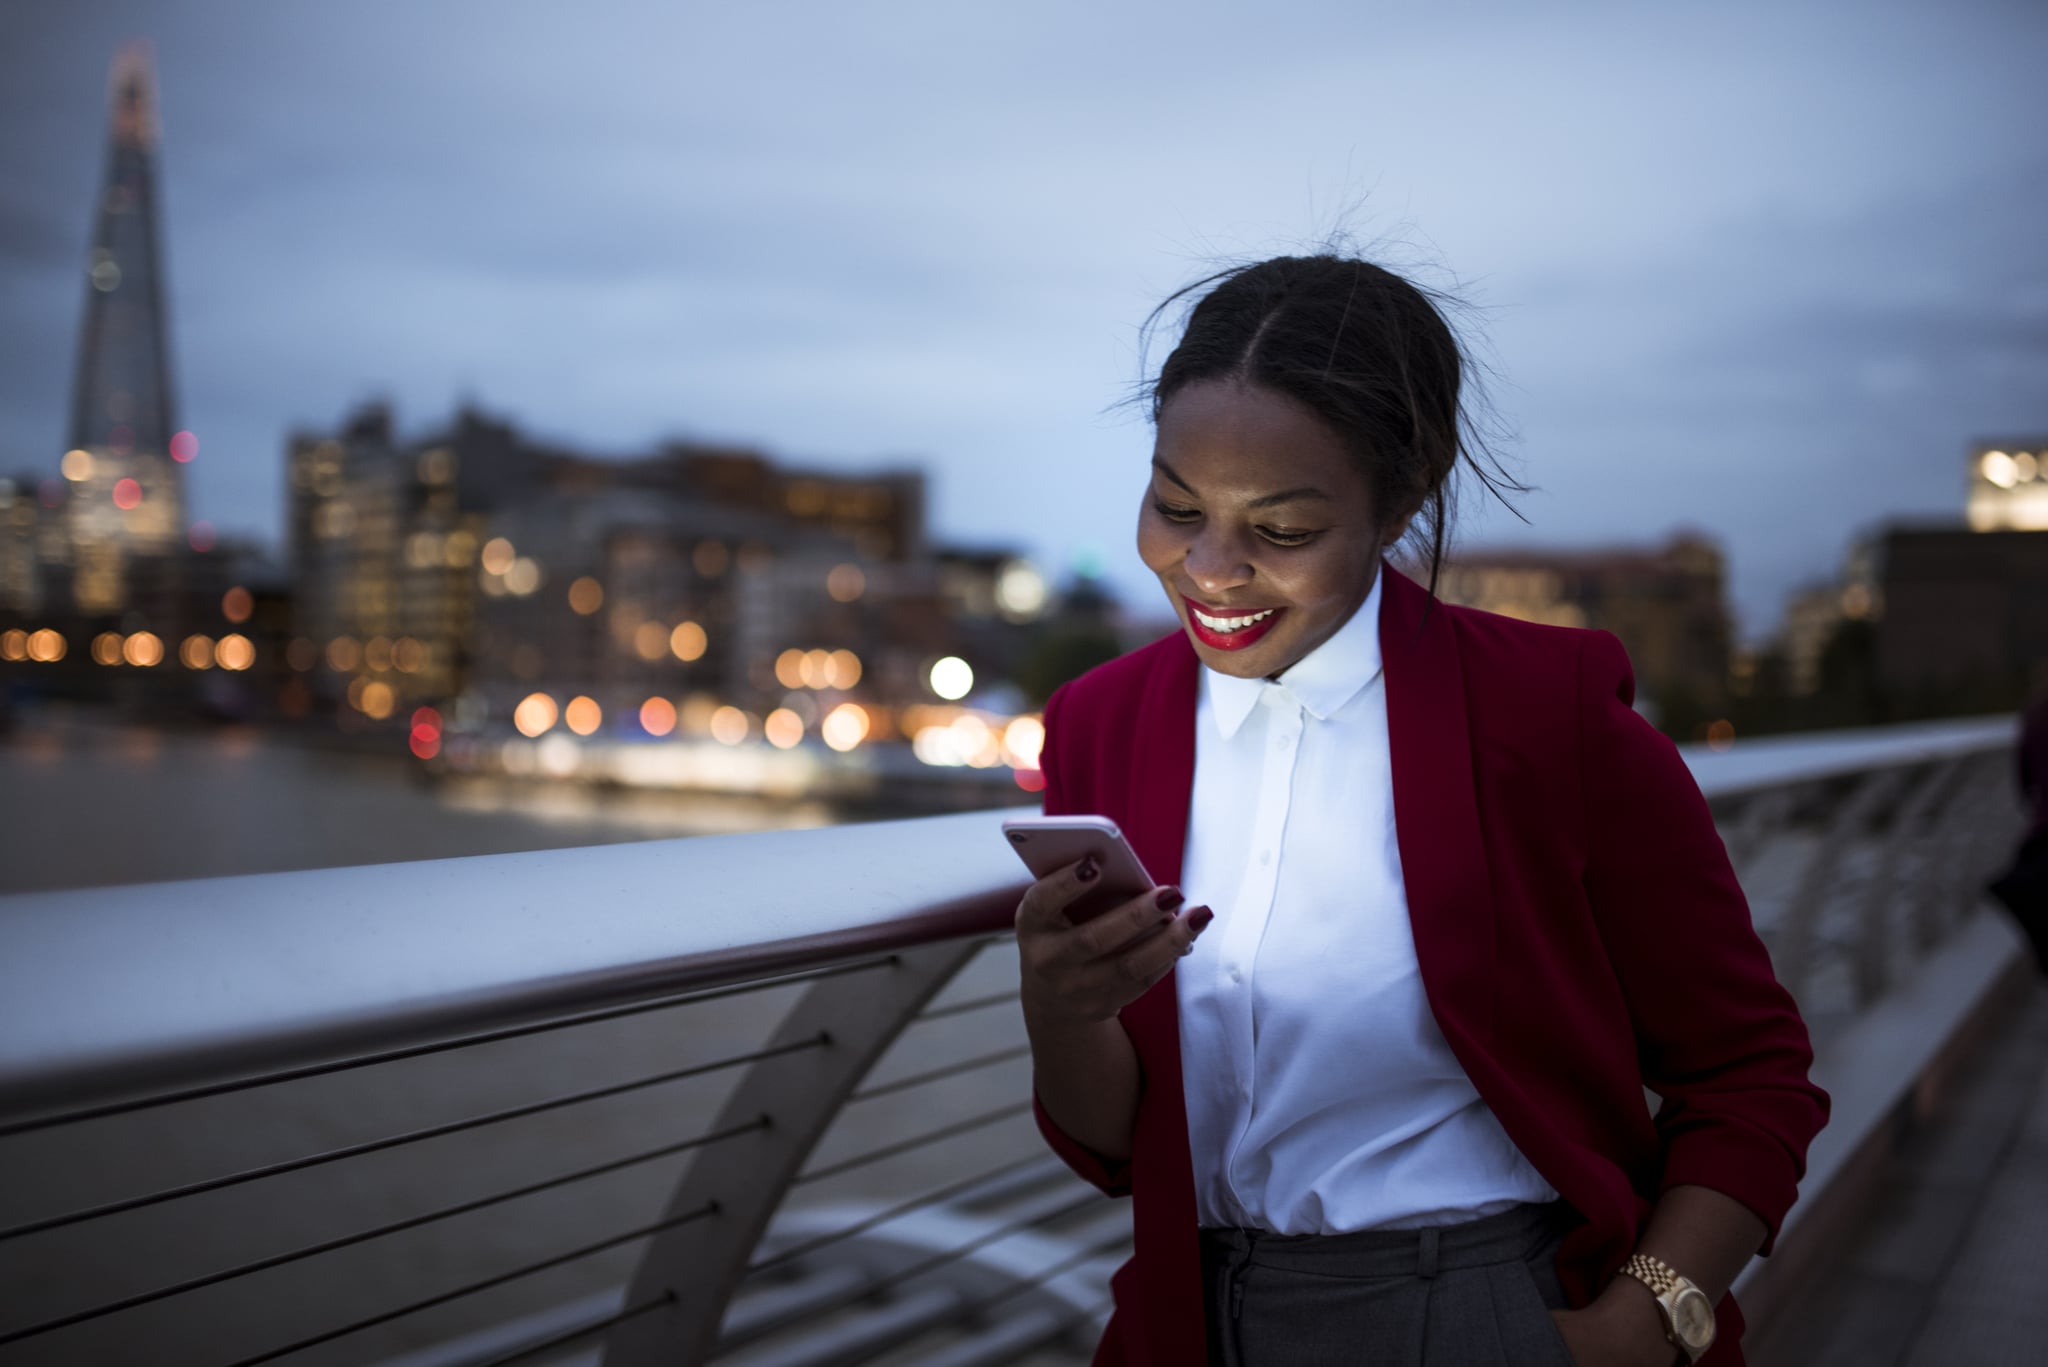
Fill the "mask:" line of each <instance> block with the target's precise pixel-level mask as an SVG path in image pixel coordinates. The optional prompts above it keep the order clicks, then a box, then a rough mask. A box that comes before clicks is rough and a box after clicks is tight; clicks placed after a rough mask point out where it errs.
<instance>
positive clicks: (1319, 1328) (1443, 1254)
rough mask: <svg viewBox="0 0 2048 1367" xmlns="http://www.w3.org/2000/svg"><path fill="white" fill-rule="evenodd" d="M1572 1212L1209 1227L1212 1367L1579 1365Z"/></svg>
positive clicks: (1557, 1205)
mask: <svg viewBox="0 0 2048 1367" xmlns="http://www.w3.org/2000/svg"><path fill="white" fill-rule="evenodd" d="M1576 1223H1577V1217H1576V1216H1575V1215H1573V1214H1572V1212H1571V1210H1570V1208H1569V1207H1568V1206H1566V1205H1565V1204H1564V1203H1563V1202H1562V1201H1558V1202H1553V1203H1551V1204H1549V1205H1541V1206H1522V1207H1519V1208H1517V1209H1515V1210H1511V1211H1507V1212H1505V1213H1504V1214H1500V1215H1491V1216H1488V1217H1487V1218H1485V1219H1483V1220H1473V1221H1471V1222H1469V1223H1467V1224H1461V1225H1445V1226H1442V1227H1440V1228H1437V1229H1419V1230H1418V1229H1404V1230H1366V1231H1363V1232H1361V1233H1357V1234H1301V1235H1286V1234H1272V1233H1268V1232H1266V1231H1264V1230H1246V1229H1207V1228H1205V1229H1203V1230H1202V1232H1201V1244H1202V1283H1203V1293H1204V1294H1203V1298H1204V1300H1205V1302H1206V1305H1207V1309H1208V1319H1209V1363H1210V1367H1366V1364H1369V1363H1370V1364H1379V1363H1386V1364H1390V1365H1397V1367H1495V1365H1496V1364H1513V1367H1525V1365H1526V1367H1572V1359H1571V1354H1570V1353H1569V1352H1568V1351H1566V1349H1565V1346H1564V1339H1563V1338H1562V1337H1561V1336H1560V1335H1559V1334H1558V1332H1557V1327H1556V1325H1554V1324H1553V1323H1552V1322H1551V1319H1550V1311H1551V1309H1552V1308H1553V1307H1554V1308H1558V1309H1562V1308H1563V1307H1564V1303H1565V1302H1564V1292H1563V1290H1562V1289H1561V1288H1560V1287H1559V1286H1558V1282H1557V1272H1556V1269H1555V1266H1554V1262H1553V1260H1554V1258H1555V1257H1556V1254H1557V1246H1558V1244H1559V1243H1560V1242H1561V1241H1562V1240H1563V1238H1564V1235H1565V1232H1566V1231H1567V1230H1569V1229H1570V1228H1571V1227H1572V1226H1573V1225H1574V1224H1576Z"/></svg>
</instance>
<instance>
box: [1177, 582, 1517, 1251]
mask: <svg viewBox="0 0 2048 1367" xmlns="http://www.w3.org/2000/svg"><path fill="white" fill-rule="evenodd" d="M1379 616H1380V583H1379V581H1378V580H1375V582H1374V584H1373V588H1372V592H1371V594H1370V595H1369V596H1368V597H1367V599H1366V601H1365V603H1364V604H1363V605H1362V606H1361V607H1360V608H1359V610H1358V611H1357V612H1355V613H1353V614H1352V616H1351V618H1350V620H1349V621H1347V622H1346V623H1345V624H1344V625H1343V626H1342V627H1340V628H1339V629H1338V630H1337V632H1336V634H1335V635H1333V636H1332V637H1331V638H1330V639H1329V640H1327V641H1325V642H1324V643H1323V644H1322V645H1320V646H1318V647H1316V649H1315V650H1313V651H1311V652H1310V653H1309V654H1308V655H1307V656H1306V657H1305V658H1304V659H1302V660H1301V661H1300V662H1299V663H1298V664H1296V665H1294V666H1293V667H1292V668H1291V669H1289V670H1288V671H1287V672H1286V673H1285V674H1283V675H1282V676H1281V677H1280V679H1279V680H1278V681H1277V682H1269V681H1267V680H1264V679H1240V678H1234V677H1232V676H1230V675H1227V674H1218V673H1215V672H1214V671H1212V670H1209V669H1206V668H1205V669H1204V670H1203V671H1202V686H1201V699H1200V703H1199V706H1198V709H1197V714H1196V721H1195V732H1196V741H1195V786H1194V801H1193V806H1192V809H1191V811H1190V812H1189V820H1188V842H1187V850H1186V854H1185V859H1184V861H1183V865H1182V872H1183V874H1184V877H1183V879H1182V883H1181V886H1182V889H1183V890H1184V891H1185V892H1186V894H1187V897H1188V902H1189V904H1190V905H1195V904H1200V903H1204V902H1206V903H1208V904H1209V906H1210V907H1212V908H1213V909H1214V910H1215V912H1216V920H1215V923H1214V924H1213V925H1211V926H1210V927H1209V929H1208V930H1207V931H1206V932H1205V933H1204V934H1203V935H1202V936H1201V938H1200V939H1198V940H1197V941H1196V942H1195V949H1194V952H1193V953H1192V954H1190V955H1189V956H1188V957H1187V958H1185V959H1182V960H1181V961H1180V964H1179V966H1178V968H1177V970H1176V973H1175V978H1176V990H1177V992H1178V994H1179V1001H1180V1041H1181V1060H1182V1076H1183V1078H1184V1079H1185V1091H1186V1100H1187V1114H1188V1138H1189V1141H1190V1144H1191V1147H1192V1149H1193V1153H1194V1165H1195V1207H1196V1211H1197V1215H1198V1218H1199V1219H1200V1221H1201V1223H1203V1224H1204V1225H1234V1226H1239V1227H1243V1228H1256V1229H1269V1230H1273V1231H1276V1232H1278V1233H1281V1234H1340V1233H1347V1232H1350V1231H1353V1230H1360V1229H1386V1228H1392V1229H1402V1228H1416V1227H1420V1226H1424V1225H1438V1224H1451V1223H1455V1222H1457V1221H1460V1220H1468V1219H1477V1218H1479V1217H1481V1216H1485V1215H1492V1214H1496V1213H1498V1212H1500V1211H1503V1210H1506V1209H1508V1208H1510V1207H1511V1206H1514V1205H1516V1204H1519V1203H1521V1202H1525V1201H1548V1200H1552V1199H1554V1198H1555V1197H1556V1195H1557V1193H1556V1192H1555V1191H1554V1190H1553V1189H1552V1188H1551V1187H1550V1185H1549V1184H1548V1183H1546V1182H1545V1181H1544V1180H1543V1178H1542V1177H1541V1176H1540V1175H1539V1174H1538V1173H1537V1172H1536V1170H1535V1169H1534V1168H1533V1167H1531V1166H1530V1165H1529V1161H1528V1160H1527V1159H1526V1158H1524V1157H1523V1156H1522V1154H1521V1151H1520V1150H1519V1149H1517V1148H1516V1147H1515V1146H1514V1143H1513V1142H1512V1141H1511V1140H1510V1139H1509V1138H1508V1136H1507V1133H1506V1132H1505V1131H1504V1130H1502V1129H1501V1126H1500V1122H1499V1121H1498V1120H1497V1119H1495V1118H1494V1114H1493V1112H1492V1110H1491V1109H1489V1108H1488V1107H1487V1105H1486V1103H1485V1102H1484V1101H1482V1100H1480V1098H1479V1093H1478V1092H1477V1091H1476V1090H1475V1089H1474V1088H1473V1086H1472V1083H1471V1080H1470V1079H1468V1078H1467V1077H1466V1076H1465V1071H1464V1069H1463V1068H1462V1067H1460V1066H1459V1064H1458V1060H1457V1058H1456V1057H1455V1056H1454V1055H1453V1054H1452V1053H1451V1049H1450V1046H1449V1044H1447V1043H1446V1042H1445V1041H1444V1037H1443V1032H1442V1031H1441V1030H1439V1029H1438V1028H1437V1023H1436V1018H1435V1017H1434V1016H1433V1015H1431V1014H1430V1009H1429V1002H1428V1000H1427V999H1426V998H1425V997H1424V995H1423V988H1422V977H1421V972H1420V969H1419V968H1418V966H1417V964H1416V959H1415V937H1414V933H1413V931H1412V930H1411V928H1410V927H1409V924H1408V898H1407V894H1406V891H1405V890H1404V888H1403V886H1402V882H1401V852H1400V849H1399V847H1398V846H1397V844H1396V843H1395V839H1394V790H1393V768H1392V764H1391V763H1390V760H1389V755H1388V748H1387V705H1386V689H1385V682H1384V678H1383V676H1382V674H1381V670H1380V639H1379Z"/></svg>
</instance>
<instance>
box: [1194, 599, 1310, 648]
mask: <svg viewBox="0 0 2048 1367" xmlns="http://www.w3.org/2000/svg"><path fill="white" fill-rule="evenodd" d="M1181 602H1183V603H1185V604H1187V609H1188V631H1189V632H1190V633H1191V634H1192V635H1193V636H1194V638H1195V639H1196V640H1197V641H1200V642H1201V643H1202V644H1203V645H1205V646H1208V647H1209V648H1210V649H1212V650H1243V649H1245V648H1246V647H1247V646H1251V645H1254V644H1256V643H1257V642H1258V640H1259V638H1260V637H1262V636H1264V635H1265V634H1266V633H1267V632H1269V631H1271V630H1272V629H1273V625H1274V623H1276V622H1278V621H1279V620H1280V617H1281V614H1282V613H1284V612H1286V611H1287V609H1285V608H1251V609H1245V608H1212V607H1210V606H1209V605H1208V604H1207V603H1198V602H1196V601H1195V600H1194V599H1192V598H1190V597H1188V596H1187V595H1186V594H1182V595H1181ZM1197 611H1200V612H1201V613H1202V614H1203V616H1206V617H1210V618H1221V619H1223V620H1224V621H1231V620H1234V619H1237V618H1241V617H1249V616H1252V615H1253V614H1254V613H1258V612H1265V613H1267V614H1268V615H1267V616H1265V617H1261V618H1260V619H1259V620H1258V621H1256V622H1253V623H1252V624H1251V625H1250V626H1243V627H1237V628H1235V629H1233V630H1230V631H1218V630H1216V629H1215V628H1214V627H1208V626H1204V625H1203V624H1202V622H1201V620H1200V619H1199V618H1197V617H1196V616H1195V613H1196V612H1197Z"/></svg>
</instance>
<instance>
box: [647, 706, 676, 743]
mask: <svg viewBox="0 0 2048 1367" xmlns="http://www.w3.org/2000/svg"><path fill="white" fill-rule="evenodd" d="M640 729H641V730H642V731H645V732H646V733H647V734H648V735H650V736H666V735H667V734H669V732H671V731H673V730H675V729H676V705H675V704H674V703H672V702H670V701H669V700H668V699H667V698H649V699H648V700H647V701H646V702H644V703H641V704H640Z"/></svg>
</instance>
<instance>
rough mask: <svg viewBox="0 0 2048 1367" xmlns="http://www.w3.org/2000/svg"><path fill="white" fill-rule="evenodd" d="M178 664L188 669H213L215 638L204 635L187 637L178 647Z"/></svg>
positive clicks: (196, 634)
mask: <svg viewBox="0 0 2048 1367" xmlns="http://www.w3.org/2000/svg"><path fill="white" fill-rule="evenodd" d="M178 663H179V664H182V665H184V666H185V668H187V669H211V668H213V638H212V637H211V636H207V635H205V634H203V633H194V634H193V635H190V636H187V637H186V638H185V639H184V640H183V641H182V642H180V643H179V645H178Z"/></svg>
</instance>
